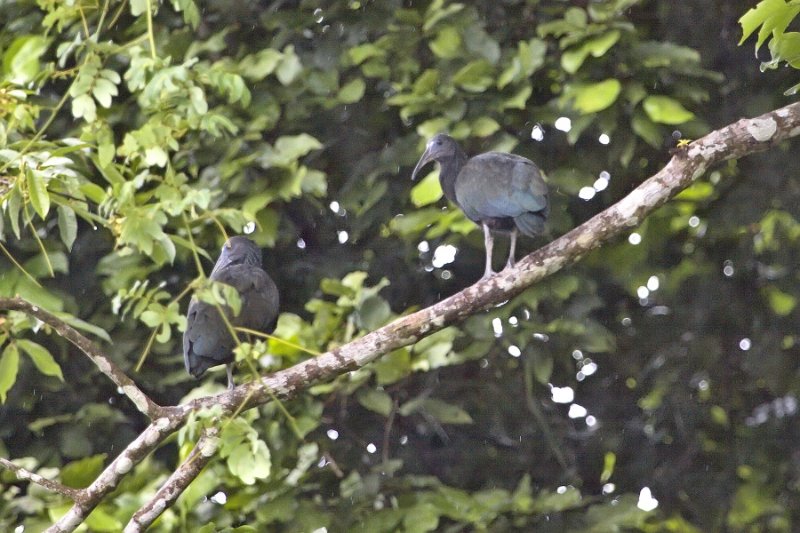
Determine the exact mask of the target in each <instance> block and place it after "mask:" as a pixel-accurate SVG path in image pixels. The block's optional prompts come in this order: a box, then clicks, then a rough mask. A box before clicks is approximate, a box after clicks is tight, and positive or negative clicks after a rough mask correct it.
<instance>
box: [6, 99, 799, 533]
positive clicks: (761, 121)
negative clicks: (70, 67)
mask: <svg viewBox="0 0 800 533" xmlns="http://www.w3.org/2000/svg"><path fill="white" fill-rule="evenodd" d="M797 135H800V103H795V104H791V105H788V106H786V107H783V108H780V109H778V110H775V111H772V112H770V113H766V114H764V115H761V116H760V117H757V118H754V119H742V120H739V121H738V122H736V123H734V124H731V125H728V126H726V127H724V128H721V129H719V130H717V131H714V132H712V133H710V134H708V135H706V136H705V137H703V138H702V139H698V140H697V141H695V142H693V143H691V144H690V145H689V146H688V147H686V149H685V150H682V151H681V152H679V153H678V154H677V155H675V156H674V157H673V158H672V159H671V160H670V161H669V163H667V165H666V166H665V167H664V168H663V169H662V170H661V171H659V172H658V173H657V174H655V175H654V176H652V177H651V178H649V179H648V180H646V181H645V182H643V183H642V184H641V185H640V186H639V187H637V188H636V189H634V190H633V191H632V192H631V193H630V194H628V195H627V196H626V197H625V198H623V199H622V200H620V201H619V202H617V203H616V204H614V205H613V206H611V207H609V208H608V209H606V210H605V211H603V212H602V213H600V214H598V215H596V216H595V217H593V218H592V219H590V220H589V221H587V222H585V223H584V224H582V225H580V226H579V227H577V228H575V229H573V230H572V231H570V232H569V233H567V234H566V235H564V236H562V237H560V238H558V239H556V240H555V241H553V242H551V243H550V244H548V245H546V246H544V247H542V248H540V249H539V250H537V251H536V252H534V253H532V254H530V255H528V256H526V257H525V258H523V259H522V260H520V261H519V262H518V263H517V265H516V267H514V268H509V269H506V270H504V271H503V272H501V273H499V274H497V275H495V276H493V277H491V278H489V279H487V280H484V281H481V282H478V283H476V284H475V285H472V286H471V287H468V288H466V289H464V290H463V291H461V292H459V293H457V294H454V295H453V296H451V297H449V298H447V299H445V300H443V301H441V302H439V303H437V304H435V305H433V306H431V307H428V308H426V309H423V310H421V311H418V312H416V313H413V314H411V315H407V316H404V317H401V318H399V319H397V320H395V321H394V322H392V323H391V324H388V325H386V326H384V327H382V328H380V329H378V330H376V331H373V332H371V333H368V334H367V335H365V336H364V337H361V338H359V339H356V340H355V341H353V342H350V343H348V344H346V345H344V346H341V347H339V348H337V349H335V350H332V351H330V352H326V353H324V354H322V355H320V356H319V357H316V358H314V359H309V360H307V361H304V362H302V363H299V364H297V365H295V366H293V367H291V368H287V369H285V370H282V371H280V372H276V373H275V374H272V375H270V376H265V377H263V378H262V379H260V380H259V381H255V382H252V383H248V384H245V385H241V386H239V387H236V388H235V389H234V390H232V391H229V392H226V393H223V394H219V395H216V396H209V397H205V398H199V399H197V400H193V401H191V402H188V403H186V404H182V405H179V406H176V407H162V408H160V411H159V412H160V413H161V417H162V418H160V419H158V420H154V421H153V423H152V424H151V425H150V426H149V427H148V428H147V430H145V433H143V434H142V435H140V436H139V437H138V438H137V439H136V440H135V441H134V442H133V443H131V445H129V446H128V448H126V449H125V451H123V453H122V454H121V455H120V457H118V458H117V459H115V460H114V462H112V464H111V465H109V466H108V467H107V468H106V470H105V471H104V472H103V473H102V474H101V475H100V477H99V478H98V479H97V480H95V482H94V483H92V485H91V486H90V487H89V488H87V489H85V490H86V491H87V493H86V499H85V501H82V502H81V503H76V504H75V505H74V506H73V507H72V509H71V510H70V511H69V512H68V513H67V514H66V515H64V516H63V517H62V518H61V519H60V520H59V521H58V522H57V523H56V524H55V525H53V526H52V527H51V528H50V529H49V530H48V531H54V532H59V533H60V532H66V531H73V530H74V529H75V528H76V527H77V526H78V525H79V524H80V523H81V522H82V521H83V519H84V518H85V517H86V516H87V515H88V514H89V512H91V510H92V509H93V508H94V507H95V506H97V505H98V504H99V503H100V501H101V500H102V498H103V497H104V496H105V495H107V494H108V493H109V492H110V491H111V490H112V489H113V488H114V486H115V485H116V483H117V481H118V480H119V478H120V477H121V475H123V474H124V473H127V471H129V470H130V469H131V468H132V467H133V466H134V465H135V464H137V463H138V462H139V461H141V460H142V459H143V458H144V456H146V454H147V453H149V452H150V451H152V450H153V449H154V448H155V446H157V445H158V443H160V442H161V441H162V440H163V439H164V438H165V437H166V436H167V435H169V434H170V433H172V432H173V431H175V430H176V429H177V428H178V427H180V425H182V424H183V422H184V421H185V420H186V418H187V417H188V416H189V414H191V413H192V412H193V411H195V410H198V409H203V408H206V407H212V406H215V405H220V406H222V407H223V409H224V410H225V413H226V414H228V415H231V414H233V413H234V412H237V410H239V409H241V408H242V407H243V406H244V408H252V407H256V406H259V405H262V404H265V403H267V402H269V401H270V400H271V399H272V397H273V396H272V395H273V394H274V395H275V396H277V397H279V398H289V397H292V396H294V395H296V394H297V393H299V392H301V391H303V390H305V389H307V388H308V387H310V386H311V385H313V384H315V383H318V382H321V381H326V380H330V379H333V378H334V377H336V376H338V375H341V374H344V373H346V372H348V371H350V370H354V369H356V368H360V367H362V366H364V365H366V364H367V363H369V362H371V361H374V360H375V359H377V358H378V357H380V356H381V355H383V354H386V353H389V352H391V351H392V350H396V349H397V348H401V347H403V346H407V345H409V344H412V343H415V342H417V341H418V340H420V339H421V338H423V337H425V336H427V335H430V334H431V333H433V332H435V331H438V330H440V329H442V328H444V327H446V326H449V325H451V324H455V323H458V322H460V321H462V320H464V319H465V318H467V317H468V316H470V315H472V314H475V313H477V312H479V311H481V310H483V309H487V308H489V307H492V306H495V305H498V304H500V303H502V302H504V301H507V300H508V299H510V298H512V297H514V296H516V295H517V294H519V293H521V292H522V291H523V290H525V289H526V288H528V287H530V286H531V285H533V284H534V283H536V282H538V281H541V280H542V279H544V278H546V277H547V276H550V275H552V274H553V273H555V272H558V271H559V270H561V269H562V268H564V267H566V266H569V265H572V264H574V263H576V262H577V261H579V260H580V259H581V258H582V257H584V256H585V255H586V254H587V253H589V252H590V251H592V250H594V249H596V248H598V247H600V246H601V245H602V244H604V243H606V242H608V241H609V240H611V239H612V238H614V237H616V236H617V235H619V234H621V233H623V232H624V231H627V230H628V229H630V228H631V227H634V226H636V225H638V224H640V223H641V222H642V220H643V219H644V217H645V216H647V215H648V214H649V213H651V212H652V211H653V210H655V209H656V208H657V207H659V206H660V205H662V204H664V203H665V202H666V201H667V200H668V199H669V198H671V197H672V196H674V195H675V194H677V193H678V192H680V191H681V190H683V189H684V188H686V187H687V186H689V185H690V184H691V183H692V182H693V181H695V180H697V179H698V178H699V177H700V176H702V175H703V174H704V173H705V171H706V170H707V169H708V168H709V167H711V166H712V165H714V164H717V163H719V162H721V161H725V160H727V159H734V158H739V157H742V156H745V155H749V154H752V153H755V152H759V151H762V150H766V149H768V148H770V147H771V146H772V145H774V144H776V143H778V142H780V141H783V140H786V139H789V138H792V137H795V136H797ZM2 302H3V300H0V306H2ZM159 424H160V426H159ZM157 426H158V427H157ZM148 432H149V433H148ZM145 444H146V445H145ZM198 447H199V443H198ZM198 447H196V448H195V450H198V449H199V448H198ZM193 453H194V452H193ZM121 458H122V459H121ZM209 458H210V457H209ZM200 459H201V458H198V459H197V460H198V461H199V460H200ZM202 459H203V460H204V461H206V462H207V460H206V459H205V458H202ZM201 468H202V466H201V467H200V469H201ZM180 469H182V470H181V472H182V474H183V475H182V476H181V477H180V479H181V480H183V481H180V482H179V481H177V478H175V476H173V477H170V479H169V480H168V481H167V482H166V484H165V485H164V486H163V487H162V488H161V490H159V494H163V495H165V496H172V495H173V492H172V491H173V490H174V489H176V488H178V487H179V486H182V487H183V488H185V486H186V485H188V482H190V481H191V479H190V478H186V477H184V476H185V475H187V474H190V473H191V471H192V467H191V465H187V464H186V463H184V465H182V466H181V467H180ZM200 469H197V472H198V473H199V471H200ZM176 474H177V472H176ZM194 475H196V473H195V474H194ZM184 482H185V483H186V485H183V483H184ZM181 490H182V488H181ZM177 495H178V494H174V498H177ZM174 498H172V499H170V498H160V497H157V498H154V499H153V501H152V502H151V503H148V504H147V505H145V507H143V508H142V509H140V510H139V511H138V512H137V513H136V515H135V516H136V518H135V519H132V521H131V523H132V524H134V525H130V524H129V527H136V524H137V523H141V524H142V525H144V524H149V523H152V521H153V520H155V518H156V517H157V516H158V515H159V514H160V513H161V512H163V511H164V509H166V507H167V506H168V505H169V504H171V503H172V502H173V501H174ZM159 501H163V502H164V505H163V506H162V505H160V504H158V502H159ZM156 504H158V505H156ZM145 517H146V520H145ZM134 531H135V529H134Z"/></svg>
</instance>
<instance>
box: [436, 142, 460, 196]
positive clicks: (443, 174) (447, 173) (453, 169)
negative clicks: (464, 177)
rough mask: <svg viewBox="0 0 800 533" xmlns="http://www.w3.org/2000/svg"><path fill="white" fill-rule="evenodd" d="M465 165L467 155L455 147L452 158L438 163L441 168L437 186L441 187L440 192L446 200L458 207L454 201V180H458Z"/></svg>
mask: <svg viewBox="0 0 800 533" xmlns="http://www.w3.org/2000/svg"><path fill="white" fill-rule="evenodd" d="M466 164H467V154H465V153H464V152H463V151H462V150H461V148H459V147H456V152H455V153H454V154H453V155H452V156H450V157H448V158H446V159H442V160H440V161H439V165H440V167H441V168H440V169H439V184H440V185H441V186H442V192H444V195H445V197H446V198H447V199H448V200H450V201H451V202H453V203H454V204H456V205H458V202H457V201H456V178H458V174H459V172H461V169H462V168H464V165H466Z"/></svg>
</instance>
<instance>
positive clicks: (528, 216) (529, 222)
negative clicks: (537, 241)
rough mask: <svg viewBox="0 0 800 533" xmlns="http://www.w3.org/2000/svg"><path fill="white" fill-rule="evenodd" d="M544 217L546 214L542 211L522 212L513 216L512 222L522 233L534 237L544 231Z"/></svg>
mask: <svg viewBox="0 0 800 533" xmlns="http://www.w3.org/2000/svg"><path fill="white" fill-rule="evenodd" d="M546 218H547V214H546V213H545V212H544V211H539V212H537V213H524V214H522V215H520V216H518V217H516V218H514V223H515V224H516V225H517V228H519V230H520V231H521V232H522V233H523V234H525V235H527V236H529V237H535V236H537V235H541V234H542V233H544V221H545V219H546Z"/></svg>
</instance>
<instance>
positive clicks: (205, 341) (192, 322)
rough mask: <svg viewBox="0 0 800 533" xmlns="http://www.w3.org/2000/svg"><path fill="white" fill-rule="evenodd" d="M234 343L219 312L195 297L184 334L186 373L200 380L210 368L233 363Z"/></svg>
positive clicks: (190, 305) (190, 306)
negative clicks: (230, 361) (229, 362)
mask: <svg viewBox="0 0 800 533" xmlns="http://www.w3.org/2000/svg"><path fill="white" fill-rule="evenodd" d="M234 344H235V341H234V340H233V337H232V336H231V334H230V332H229V331H228V328H227V326H226V325H225V322H224V321H223V320H222V317H221V316H220V314H219V310H218V309H217V308H216V307H215V306H213V305H209V304H207V303H205V302H202V301H200V300H196V299H194V298H192V301H191V303H190V304H189V312H188V313H187V317H186V331H185V332H184V334H183V362H184V364H185V365H186V370H187V371H188V372H189V373H190V374H191V375H193V376H195V377H200V376H201V375H202V374H203V372H205V371H206V370H207V369H208V368H210V367H212V366H215V365H219V364H222V363H225V362H227V361H229V360H230V357H231V350H233V346H234Z"/></svg>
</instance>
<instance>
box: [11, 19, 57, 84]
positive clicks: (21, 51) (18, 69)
mask: <svg viewBox="0 0 800 533" xmlns="http://www.w3.org/2000/svg"><path fill="white" fill-rule="evenodd" d="M26 27H27V26H26ZM13 34H14V31H9V35H13ZM47 46H48V40H47V39H46V38H45V37H42V36H41V35H22V36H20V37H17V38H16V39H14V41H13V42H12V43H11V45H10V46H8V49H7V50H6V51H5V53H4V54H3V71H4V72H5V74H6V76H5V79H6V80H7V81H10V82H12V83H15V84H18V85H21V86H22V85H26V84H27V83H29V82H30V81H32V80H33V79H34V78H35V77H36V76H37V75H38V74H39V73H40V71H41V68H40V66H39V58H40V57H41V56H42V54H44V53H45V52H46V51H47Z"/></svg>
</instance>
